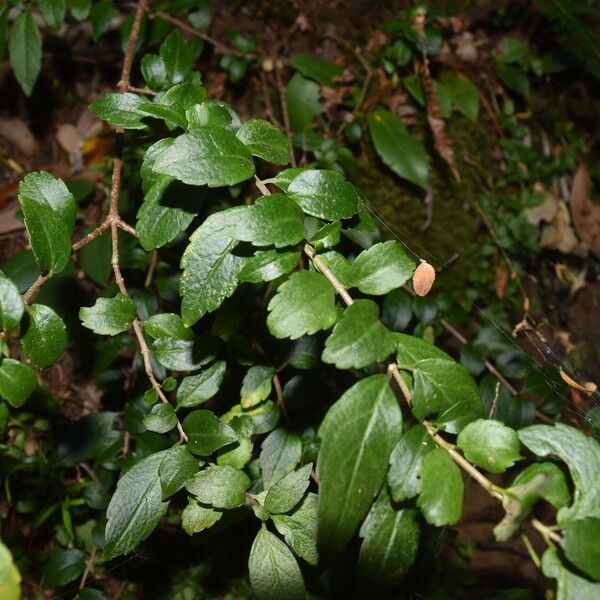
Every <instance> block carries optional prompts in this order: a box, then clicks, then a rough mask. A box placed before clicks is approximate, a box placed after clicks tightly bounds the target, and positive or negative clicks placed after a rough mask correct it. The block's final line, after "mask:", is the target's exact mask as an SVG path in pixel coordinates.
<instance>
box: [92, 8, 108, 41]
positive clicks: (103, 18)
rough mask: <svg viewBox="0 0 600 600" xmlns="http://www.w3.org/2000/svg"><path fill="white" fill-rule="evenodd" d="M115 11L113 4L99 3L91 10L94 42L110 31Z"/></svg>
mask: <svg viewBox="0 0 600 600" xmlns="http://www.w3.org/2000/svg"><path fill="white" fill-rule="evenodd" d="M113 14H114V9H113V5H112V2H97V3H95V4H93V6H92V8H91V9H90V21H91V22H92V38H93V39H94V42H97V41H98V38H99V37H100V36H101V35H102V34H103V33H104V32H105V31H106V30H107V29H108V26H109V25H110V22H111V20H112V18H113Z"/></svg>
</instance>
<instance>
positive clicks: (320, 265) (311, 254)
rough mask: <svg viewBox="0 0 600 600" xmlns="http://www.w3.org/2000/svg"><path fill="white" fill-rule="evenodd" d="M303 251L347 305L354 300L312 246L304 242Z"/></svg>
mask: <svg viewBox="0 0 600 600" xmlns="http://www.w3.org/2000/svg"><path fill="white" fill-rule="evenodd" d="M304 252H305V254H306V255H307V256H308V258H310V260H312V262H313V264H314V265H315V267H317V269H319V271H321V273H323V275H325V277H327V279H329V283H331V285H332V286H333V289H334V290H335V291H336V292H337V293H338V294H339V295H340V297H341V298H342V300H343V301H344V302H345V303H346V304H347V305H348V306H350V305H351V304H352V303H353V302H354V300H352V297H351V296H350V294H349V293H348V292H347V290H346V288H345V287H344V286H343V285H342V284H341V283H340V282H339V281H338V279H337V277H336V276H335V275H334V274H333V272H332V271H331V269H330V268H329V267H328V266H327V265H326V264H325V263H324V262H323V260H322V259H321V257H320V256H318V255H317V253H316V252H315V251H314V248H312V246H309V245H308V244H306V245H305V246H304Z"/></svg>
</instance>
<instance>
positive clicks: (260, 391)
mask: <svg viewBox="0 0 600 600" xmlns="http://www.w3.org/2000/svg"><path fill="white" fill-rule="evenodd" d="M274 374H275V369H274V368H273V367H265V366H263V365H254V366H253V367H250V369H248V372H247V373H246V375H245V376H244V380H243V381H242V389H241V392H240V395H241V402H240V404H241V405H242V407H243V408H250V407H252V406H256V405H257V404H260V403H261V402H262V401H263V400H266V399H267V398H268V397H269V394H270V393H271V381H272V379H273V375H274Z"/></svg>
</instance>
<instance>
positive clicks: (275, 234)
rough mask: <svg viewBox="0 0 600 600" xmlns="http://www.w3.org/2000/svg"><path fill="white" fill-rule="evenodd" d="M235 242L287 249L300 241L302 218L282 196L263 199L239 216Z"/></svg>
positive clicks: (298, 211)
mask: <svg viewBox="0 0 600 600" xmlns="http://www.w3.org/2000/svg"><path fill="white" fill-rule="evenodd" d="M235 238H236V239H237V240H240V241H243V242H251V243H252V244H253V245H254V246H276V247H278V248H279V247H280V246H291V245H293V244H297V243H298V242H300V241H301V240H302V239H304V215H303V214H302V210H300V208H298V205H297V204H296V203H295V202H294V201H293V200H291V199H290V198H289V197H288V196H286V195H285V194H271V195H270V196H264V197H262V198H259V199H258V200H257V201H256V202H255V203H254V204H253V205H252V206H248V207H247V208H246V209H245V210H244V211H241V212H240V215H239V219H238V223H237V226H236V229H235Z"/></svg>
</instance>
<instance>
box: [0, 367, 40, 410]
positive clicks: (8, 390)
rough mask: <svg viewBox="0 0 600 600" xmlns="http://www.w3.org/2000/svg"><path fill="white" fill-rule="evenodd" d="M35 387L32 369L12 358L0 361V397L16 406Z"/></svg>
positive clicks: (35, 380)
mask: <svg viewBox="0 0 600 600" xmlns="http://www.w3.org/2000/svg"><path fill="white" fill-rule="evenodd" d="M36 387H37V379H36V377H35V373H34V371H33V369H31V368H30V367H28V366H27V365H24V364H23V363H20V362H19V361H18V360H14V359H12V358H3V359H2V362H0V397H2V398H4V399H5V400H6V401H7V402H8V403H9V404H10V405H11V406H12V407H14V408H18V407H19V406H21V405H22V404H23V403H24V402H25V400H27V398H29V396H30V395H31V393H32V392H33V390H35V388H36Z"/></svg>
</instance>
